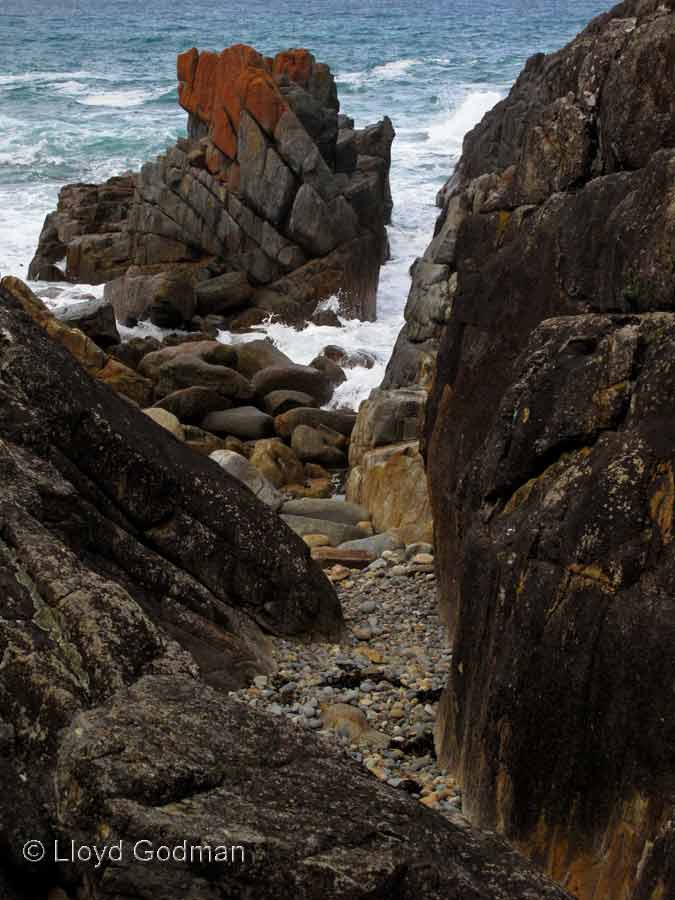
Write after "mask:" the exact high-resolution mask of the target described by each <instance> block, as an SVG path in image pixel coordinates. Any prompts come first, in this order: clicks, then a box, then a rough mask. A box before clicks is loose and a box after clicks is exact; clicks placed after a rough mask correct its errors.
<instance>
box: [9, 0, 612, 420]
mask: <svg viewBox="0 0 675 900" xmlns="http://www.w3.org/2000/svg"><path fill="white" fill-rule="evenodd" d="M610 5H611V4H610V3H609V2H603V0H571V2H566V3H565V2H556V0H529V2H524V0H445V2H440V0H416V2H415V3H412V2H409V0H408V2H406V0H343V2H339V0H315V2H314V3H313V4H312V5H311V7H307V5H306V4H305V3H301V2H300V0H291V2H283V3H282V2H280V0H247V2H241V0H230V2H228V3H227V4H223V5H220V4H202V3H196V2H195V0H184V2H183V3H182V4H180V7H179V10H180V12H176V11H172V10H171V8H170V5H169V4H168V3H165V2H161V0H146V2H144V3H143V4H142V5H141V4H138V3H137V2H131V0H114V2H112V3H111V2H110V0H71V2H67V0H20V2H19V0H0V12H1V13H2V15H1V16H0V39H1V42H2V46H3V51H4V52H3V58H2V61H1V62H0V273H2V274H15V275H19V276H21V277H25V274H26V271H27V268H28V263H29V261H30V259H31V257H32V255H33V252H34V250H35V247H36V244H37V239H38V235H39V232H40V228H41V226H42V222H43V219H44V216H45V214H46V213H47V212H49V211H50V210H51V209H52V208H53V207H54V205H55V202H56V196H57V193H58V189H59V187H60V186H61V185H62V184H64V183H66V182H72V181H97V180H101V179H104V178H107V177H109V176H110V175H113V174H118V173H120V172H123V171H125V170H129V169H136V168H138V167H139V166H140V165H141V163H142V162H143V161H144V160H146V159H148V158H149V157H151V156H153V155H155V154H157V153H159V152H161V151H162V150H163V149H164V148H165V147H166V146H168V145H169V144H171V143H173V141H175V139H176V138H177V137H178V136H179V135H181V134H184V133H185V114H184V113H183V112H182V110H180V108H179V107H178V105H177V102H176V90H175V87H176V85H175V55H176V53H177V52H178V51H180V50H184V49H185V48H187V47H190V46H192V45H195V46H197V47H199V48H201V49H203V48H212V49H220V48H222V47H224V46H227V45H229V44H231V43H234V42H236V41H244V42H246V43H250V44H253V45H254V46H255V47H256V48H257V49H259V50H260V51H262V52H264V53H267V54H272V53H275V52H277V51H278V50H281V49H284V48H286V47H293V46H296V47H297V46H306V47H309V48H310V49H311V50H312V52H313V53H314V54H315V56H316V57H317V58H318V59H320V60H322V61H324V62H327V63H328V64H329V65H330V66H331V68H332V70H333V72H334V73H335V74H336V77H337V82H338V88H339V93H340V100H341V104H342V108H343V111H344V112H346V113H347V114H349V115H351V116H353V117H354V118H355V119H356V123H357V126H363V125H365V124H368V123H370V122H373V121H376V120H377V119H379V118H380V117H381V116H382V115H384V114H385V113H386V114H388V115H389V116H390V118H391V119H392V121H393V123H394V127H395V128H396V132H397V137H396V140H395V142H394V149H393V161H392V173H391V180H392V193H393V198H394V204H395V208H394V217H393V222H392V226H391V228H390V243H391V250H392V259H391V261H390V262H389V263H388V264H387V265H386V266H385V267H384V268H383V270H382V275H381V280H380V291H379V295H378V321H377V322H375V323H361V322H355V321H351V322H346V323H345V326H344V328H340V329H338V328H325V327H324V328H318V327H316V326H310V327H309V328H307V329H305V330H304V331H302V332H296V331H293V330H292V329H290V328H285V327H283V326H280V325H270V326H269V327H268V333H269V334H270V335H271V336H272V337H273V338H274V340H275V341H276V342H277V344H278V345H279V346H280V348H281V349H283V350H284V351H285V352H286V353H288V355H289V356H291V357H292V358H293V359H294V360H296V361H297V362H309V361H310V360H311V359H312V358H313V357H314V356H315V355H316V354H317V353H318V352H319V351H320V350H321V348H322V347H323V346H325V345H326V344H329V343H333V344H341V345H342V346H345V347H346V348H348V349H356V348H359V347H363V348H366V349H368V350H369V351H370V352H372V353H373V354H374V355H375V356H376V358H377V361H378V362H377V365H376V366H375V367H374V368H373V369H370V370H365V369H352V370H349V372H348V375H349V380H348V382H347V384H345V385H343V386H342V388H340V390H339V392H338V394H337V396H336V398H335V401H334V402H335V403H348V404H350V405H356V404H357V403H358V402H359V401H360V400H361V399H363V397H364V396H367V394H368V392H369V391H370V389H371V388H372V387H374V386H376V385H377V384H379V382H380V381H381V379H382V376H383V374H384V368H385V366H386V363H387V360H388V358H389V355H390V353H391V349H392V347H393V345H394V342H395V340H396V336H397V334H398V331H399V329H400V327H401V325H402V322H403V308H404V305H405V300H406V296H407V292H408V287H409V275H408V270H409V267H410V264H411V263H412V261H413V260H414V258H415V257H416V256H418V255H420V254H421V253H422V252H423V251H424V248H425V247H426V245H427V243H428V242H429V240H430V237H431V234H432V230H433V223H434V220H435V216H436V213H437V210H436V208H435V206H434V200H435V196H436V192H437V191H438V189H439V187H440V186H441V185H442V184H443V183H444V181H445V180H446V179H447V177H448V175H449V174H450V172H451V171H452V168H453V166H454V164H455V162H456V161H457V158H458V155H459V153H460V151H461V144H462V138H463V136H464V134H465V132H466V131H467V130H468V129H470V128H471V127H472V126H473V125H474V124H475V123H476V122H477V121H478V120H479V119H480V118H481V117H482V115H483V114H484V113H485V112H486V111H487V110H488V109H490V108H491V107H492V106H493V105H494V104H495V103H496V102H497V101H498V100H499V99H500V97H501V96H503V95H504V93H505V92H506V91H507V90H508V87H509V85H510V84H511V82H512V81H513V80H514V78H515V77H516V75H517V74H518V71H519V69H520V68H521V66H522V64H523V62H524V61H525V59H526V58H527V57H528V56H529V55H530V54H532V53H534V52H538V51H548V50H552V49H555V48H557V47H559V46H561V45H562V44H564V43H565V42H566V41H567V40H569V39H570V38H571V37H573V35H574V34H575V33H576V32H577V31H579V29H580V28H582V27H583V26H584V25H585V23H586V22H587V21H588V19H590V18H591V17H592V16H594V15H596V14H597V13H599V12H601V11H603V10H605V9H607V8H609V6H610ZM309 9H311V13H309V12H308V10H309ZM37 287H38V289H40V290H41V289H44V287H45V285H38V286H37ZM60 287H61V288H62V286H60ZM101 292H102V287H95V288H87V287H86V286H84V287H83V286H77V287H69V288H67V290H66V293H65V295H62V296H61V298H59V302H63V299H64V297H65V298H66V299H77V298H79V297H81V296H82V295H83V294H95V295H99V294H100V293H101ZM142 330H143V331H146V332H147V331H151V330H152V328H151V326H143V327H142ZM126 333H128V332H126ZM257 336H259V335H257ZM223 339H227V340H230V339H231V338H230V336H228V335H225V334H223ZM241 339H242V338H241V336H240V337H238V338H236V340H241ZM244 339H245V338H244Z"/></svg>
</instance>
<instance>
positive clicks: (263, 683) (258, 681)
mask: <svg viewBox="0 0 675 900" xmlns="http://www.w3.org/2000/svg"><path fill="white" fill-rule="evenodd" d="M253 684H254V685H255V686H256V687H257V688H260V689H261V690H262V688H265V687H267V675H256V677H255V678H254V679H253Z"/></svg>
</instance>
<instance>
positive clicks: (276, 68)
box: [272, 49, 314, 87]
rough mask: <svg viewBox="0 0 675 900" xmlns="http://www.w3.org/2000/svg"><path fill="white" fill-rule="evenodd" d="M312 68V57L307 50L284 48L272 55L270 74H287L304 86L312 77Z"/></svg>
mask: <svg viewBox="0 0 675 900" xmlns="http://www.w3.org/2000/svg"><path fill="white" fill-rule="evenodd" d="M313 68H314V57H313V56H312V54H311V53H310V52H309V50H302V49H295V50H284V51H283V53H277V55H276V56H275V57H274V62H273V64H272V74H273V75H274V76H275V77H277V76H279V75H287V76H288V78H290V80H291V81H294V82H295V83H296V84H299V85H302V87H306V86H307V85H308V84H309V79H310V78H311V77H312V70H313Z"/></svg>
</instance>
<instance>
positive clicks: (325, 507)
mask: <svg viewBox="0 0 675 900" xmlns="http://www.w3.org/2000/svg"><path fill="white" fill-rule="evenodd" d="M282 511H283V512H284V513H285V514H286V515H292V516H309V517H310V518H314V519H327V520H328V521H330V522H343V523H344V524H346V525H358V523H359V522H364V521H366V520H367V519H368V510H366V509H364V508H363V507H362V506H358V505H357V504H356V503H345V501H344V500H336V499H334V498H328V499H326V500H314V499H311V498H309V497H305V498H302V499H299V500H288V501H286V503H284V506H283V510H282Z"/></svg>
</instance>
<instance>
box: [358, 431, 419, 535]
mask: <svg viewBox="0 0 675 900" xmlns="http://www.w3.org/2000/svg"><path fill="white" fill-rule="evenodd" d="M346 493H347V499H348V500H349V501H350V502H351V503H358V504H360V505H361V506H363V507H365V509H367V510H368V512H369V514H370V516H371V517H372V521H373V526H374V527H375V529H376V531H378V532H384V531H390V532H393V533H394V534H395V536H396V538H397V539H399V540H401V541H402V542H403V543H405V544H409V543H412V542H414V541H430V540H431V537H432V534H433V524H432V516H431V506H430V503H429V496H428V491H427V478H426V473H425V470H424V460H423V459H422V456H421V454H420V452H419V442H417V441H410V442H407V443H401V444H391V445H387V446H385V447H378V448H376V449H375V450H369V451H367V452H365V453H364V454H363V455H362V456H361V459H360V461H359V464H358V465H357V466H355V467H354V468H352V469H351V470H350V472H349V477H348V479H347V487H346Z"/></svg>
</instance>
